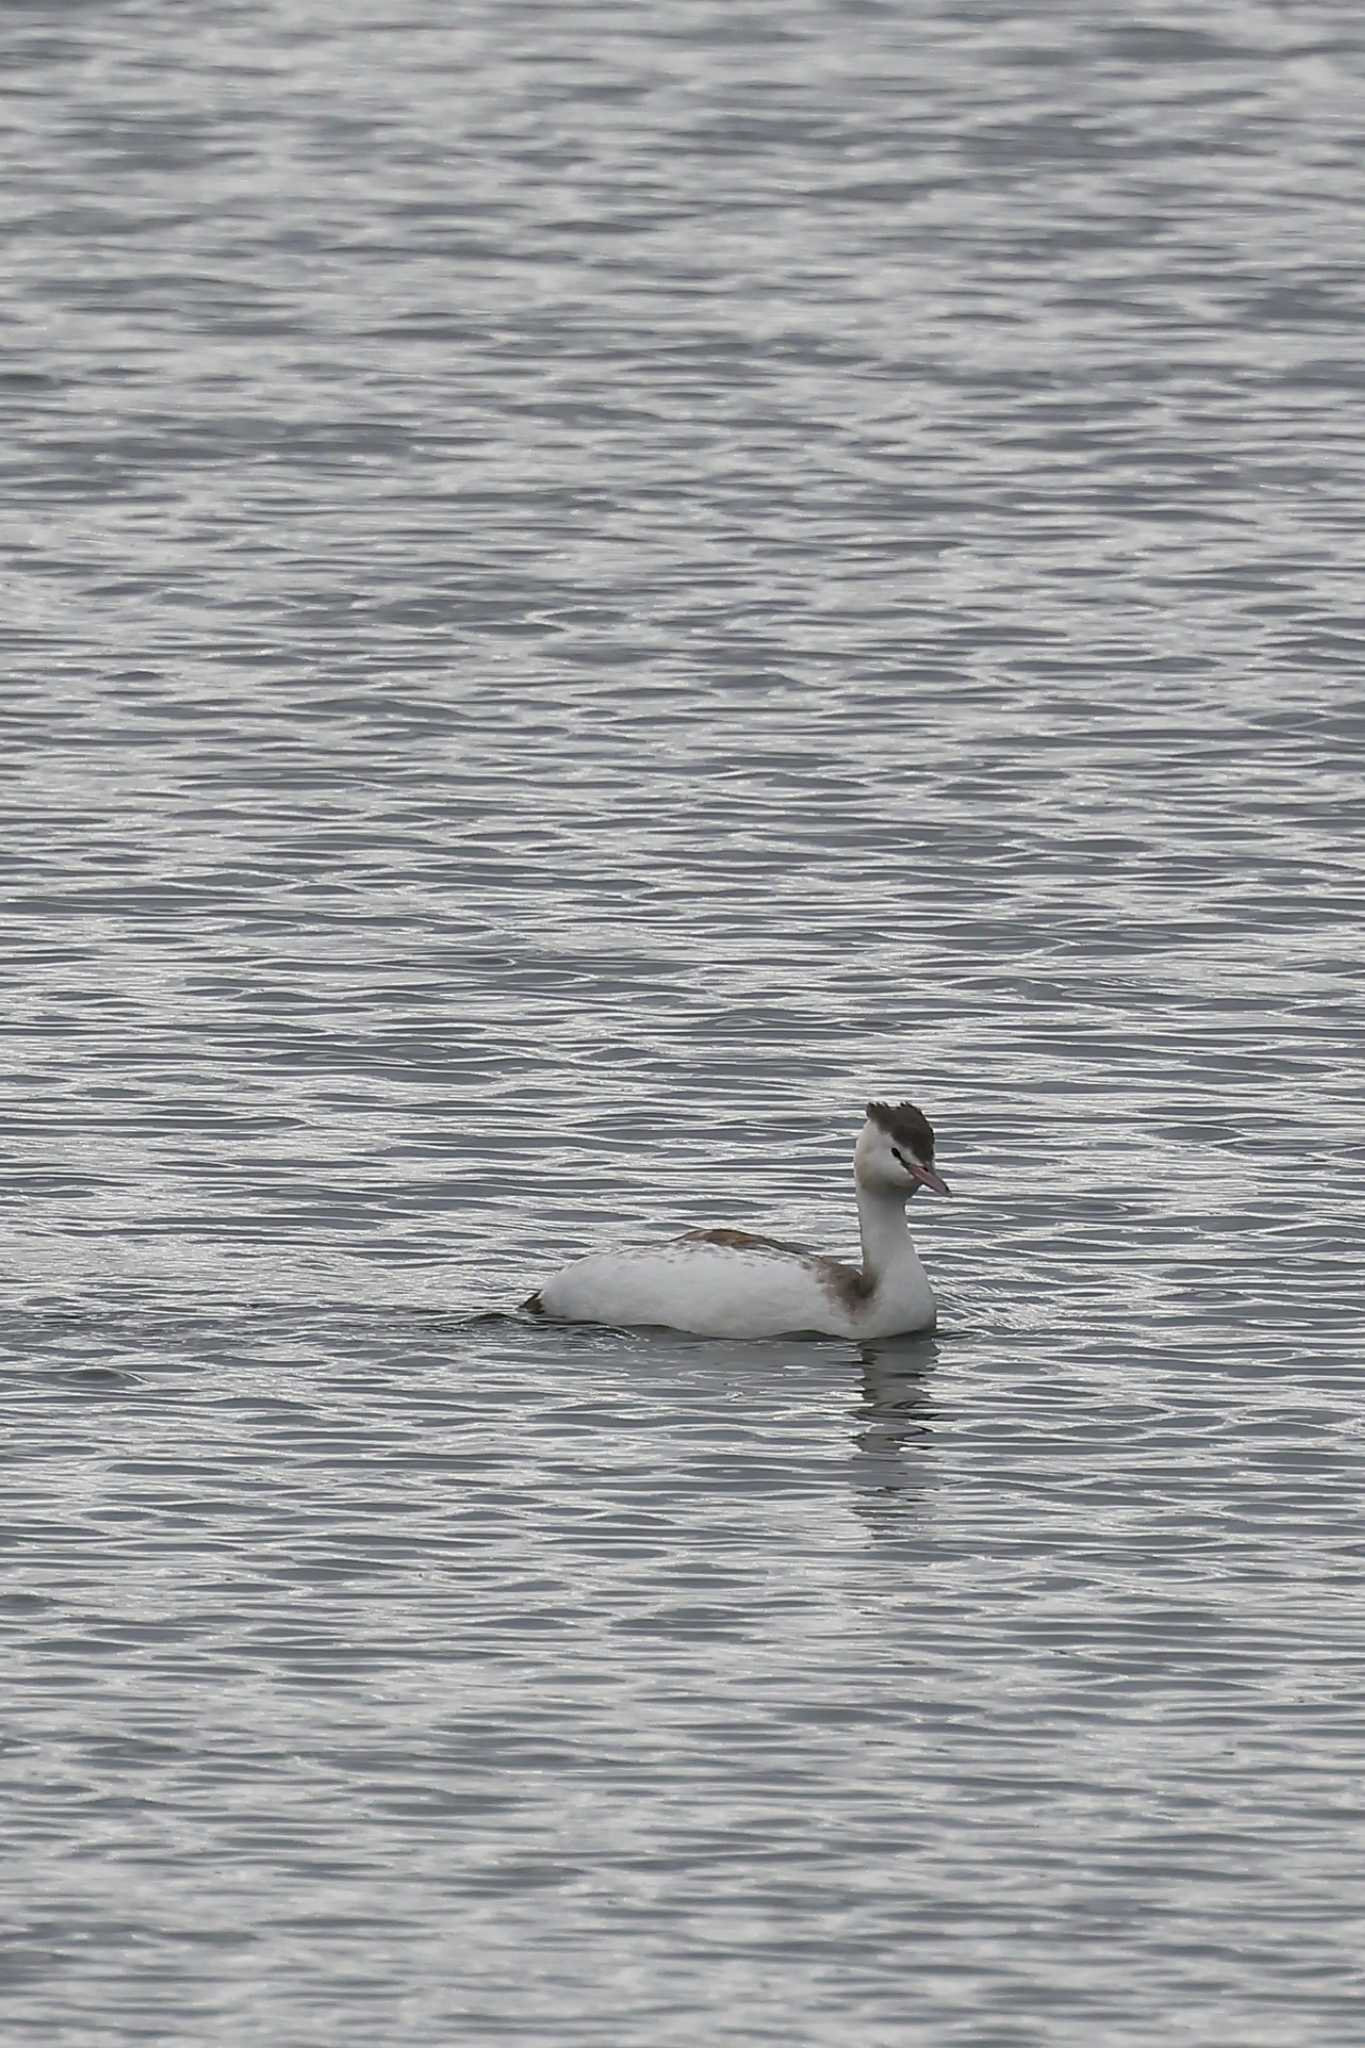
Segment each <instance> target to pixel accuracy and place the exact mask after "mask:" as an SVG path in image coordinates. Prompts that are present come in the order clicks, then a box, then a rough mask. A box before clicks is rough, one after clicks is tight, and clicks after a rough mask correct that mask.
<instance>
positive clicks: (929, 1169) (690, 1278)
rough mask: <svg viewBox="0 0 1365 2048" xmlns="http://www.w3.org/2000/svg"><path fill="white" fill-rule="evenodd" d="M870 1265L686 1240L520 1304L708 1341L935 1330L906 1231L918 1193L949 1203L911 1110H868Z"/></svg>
mask: <svg viewBox="0 0 1365 2048" xmlns="http://www.w3.org/2000/svg"><path fill="white" fill-rule="evenodd" d="M853 1177H854V1182H855V1184H856V1187H857V1195H858V1230H859V1234H860V1236H861V1238H862V1246H863V1263H862V1265H861V1266H851V1265H846V1264H845V1263H844V1261H843V1260H842V1259H830V1258H825V1257H823V1256H822V1255H821V1254H820V1253H819V1252H811V1251H806V1250H805V1249H804V1248H803V1247H802V1246H801V1245H796V1244H781V1243H779V1242H778V1240H777V1239H776V1238H772V1237H754V1236H751V1235H750V1233H749V1232H748V1231H747V1230H689V1231H687V1232H686V1233H685V1235H684V1236H682V1237H675V1238H673V1239H672V1240H671V1241H670V1242H669V1243H667V1244H662V1245H658V1246H643V1245H618V1246H615V1247H614V1248H613V1249H612V1250H610V1251H603V1252H591V1253H590V1254H589V1255H588V1257H587V1258H585V1259H575V1260H574V1262H573V1264H572V1265H570V1266H565V1267H563V1268H562V1270H561V1271H560V1272H558V1273H556V1274H555V1275H554V1277H553V1279H550V1280H547V1281H546V1282H545V1285H544V1286H543V1287H541V1288H539V1289H537V1291H536V1292H535V1293H534V1294H533V1295H532V1296H531V1297H530V1299H529V1300H528V1301H526V1302H525V1303H523V1306H524V1307H525V1308H528V1309H529V1310H530V1311H531V1313H532V1314H533V1315H544V1316H555V1317H558V1318H559V1319H560V1320H561V1321H564V1322H570V1323H613V1324H632V1323H662V1324H664V1325H665V1326H666V1327H667V1328H668V1329H670V1330H692V1331H695V1332H696V1333H697V1335H698V1336H702V1337H779V1336H782V1335H784V1334H787V1333H789V1332H793V1331H797V1330H814V1331H818V1332H819V1333H820V1334H822V1335H824V1336H828V1337H894V1336H897V1335H899V1334H902V1333H904V1332H905V1331H908V1330H928V1329H932V1328H933V1323H934V1296H933V1291H932V1289H931V1288H930V1286H929V1281H928V1277H927V1275H926V1273H925V1271H924V1268H923V1266H921V1264H920V1262H919V1260H918V1258H917V1257H916V1255H915V1247H914V1245H913V1244H911V1242H910V1233H909V1231H908V1230H907V1229H906V1227H905V1205H906V1203H907V1202H908V1201H909V1199H910V1197H911V1196H912V1195H913V1194H914V1192H915V1190H916V1188H932V1190H933V1192H934V1193H935V1194H936V1195H946V1194H947V1193H948V1185H947V1182H946V1181H944V1180H941V1179H940V1178H939V1176H938V1174H937V1173H935V1171H934V1133H933V1130H932V1128H931V1127H930V1124H929V1120H928V1118H927V1117H925V1116H924V1115H923V1114H922V1112H921V1111H920V1110H918V1109H916V1108H915V1106H914V1104H913V1103H911V1102H899V1103H896V1104H895V1105H894V1107H893V1106H892V1105H891V1104H890V1103H886V1102H869V1103H868V1105H867V1121H866V1123H865V1124H864V1125H863V1127H862V1130H861V1131H860V1132H859V1134H858V1143H857V1145H856V1147H855V1149H854V1153H853Z"/></svg>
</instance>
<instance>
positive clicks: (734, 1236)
mask: <svg viewBox="0 0 1365 2048" xmlns="http://www.w3.org/2000/svg"><path fill="white" fill-rule="evenodd" d="M683 1242H684V1243H685V1244H723V1245H725V1246H726V1247H727V1248H728V1249H729V1250H730V1251H732V1252H751V1251H760V1252H794V1253H795V1254H796V1256H797V1257H798V1258H802V1259H803V1258H808V1257H809V1253H807V1252H805V1251H803V1249H802V1248H801V1246H800V1245H797V1244H782V1243H780V1242H779V1241H778V1239H777V1238H775V1237H756V1236H755V1235H754V1233H753V1231H752V1230H731V1229H729V1228H728V1227H727V1226H724V1225H722V1227H721V1228H720V1229H719V1230H688V1231H684V1233H683Z"/></svg>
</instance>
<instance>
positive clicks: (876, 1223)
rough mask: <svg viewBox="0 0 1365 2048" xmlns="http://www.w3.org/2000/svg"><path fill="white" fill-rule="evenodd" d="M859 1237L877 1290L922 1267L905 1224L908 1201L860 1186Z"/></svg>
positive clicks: (868, 1273)
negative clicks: (886, 1281)
mask: <svg viewBox="0 0 1365 2048" xmlns="http://www.w3.org/2000/svg"><path fill="white" fill-rule="evenodd" d="M858 1235H859V1237H860V1238H861V1239H862V1245H863V1272H864V1273H865V1274H866V1275H867V1278H868V1279H869V1280H870V1281H871V1282H872V1283H873V1285H874V1286H880V1285H881V1284H882V1282H883V1281H885V1280H888V1279H891V1278H893V1277H894V1276H895V1274H897V1273H898V1272H902V1271H904V1270H906V1269H907V1268H912V1267H916V1266H918V1264H919V1261H918V1259H917V1258H916V1256H915V1247H914V1245H913V1244H912V1243H911V1242H910V1232H909V1230H908V1229H907V1227H906V1222H905V1197H904V1196H903V1195H893V1194H883V1193H882V1192H881V1191H880V1190H877V1189H873V1188H866V1187H864V1186H863V1185H862V1183H861V1182H859V1184H858Z"/></svg>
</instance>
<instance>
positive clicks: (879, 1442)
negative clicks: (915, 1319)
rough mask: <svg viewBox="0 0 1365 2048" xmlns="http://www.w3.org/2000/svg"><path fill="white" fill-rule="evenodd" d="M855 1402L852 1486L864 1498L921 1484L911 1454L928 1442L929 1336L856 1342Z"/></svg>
mask: <svg viewBox="0 0 1365 2048" xmlns="http://www.w3.org/2000/svg"><path fill="white" fill-rule="evenodd" d="M858 1350H859V1353H860V1355H861V1358H862V1366H863V1372H862V1386H861V1390H860V1393H861V1398H860V1401H859V1404H858V1406H857V1408H856V1409H855V1410H854V1411H853V1421H854V1423H855V1425H856V1426H855V1428H854V1430H853V1449H854V1470H853V1480H854V1484H855V1485H856V1486H857V1487H858V1488H859V1490H860V1491H861V1492H862V1493H864V1494H865V1495H867V1494H874V1495H881V1496H883V1497H886V1496H889V1495H890V1496H894V1495H897V1494H902V1493H905V1492H907V1491H908V1490H910V1489H912V1488H916V1487H918V1486H921V1485H922V1484H923V1482H924V1479H925V1477H926V1473H925V1470H924V1467H923V1465H922V1463H921V1461H920V1460H919V1459H917V1458H915V1457H914V1456H913V1455H907V1453H910V1454H913V1453H914V1452H915V1451H916V1450H919V1449H922V1448H924V1447H925V1446H927V1445H928V1444H930V1443H932V1441H933V1435H934V1400H933V1396H932V1394H931V1393H930V1388H929V1382H930V1379H931V1377H932V1374H933V1370H934V1367H935V1365H936V1364H937V1362H938V1353H939V1347H938V1345H937V1344H936V1343H935V1342H934V1340H933V1338H925V1337H918V1338H911V1339H907V1338H901V1339H898V1340H897V1339H887V1340H886V1341H885V1342H884V1343H878V1344H861V1345H859V1347H858Z"/></svg>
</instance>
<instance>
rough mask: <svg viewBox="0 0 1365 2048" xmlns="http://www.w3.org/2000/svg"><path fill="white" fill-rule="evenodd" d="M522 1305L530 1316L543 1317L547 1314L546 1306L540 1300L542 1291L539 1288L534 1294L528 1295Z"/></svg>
mask: <svg viewBox="0 0 1365 2048" xmlns="http://www.w3.org/2000/svg"><path fill="white" fill-rule="evenodd" d="M521 1305H522V1307H523V1308H524V1309H525V1310H526V1311H527V1312H528V1314H530V1315H533V1316H543V1315H544V1313H545V1304H544V1302H543V1301H542V1300H541V1298H540V1289H539V1288H538V1287H537V1289H536V1291H535V1293H534V1294H528V1295H527V1297H526V1299H525V1301H524V1302H523V1303H522V1304H521Z"/></svg>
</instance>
